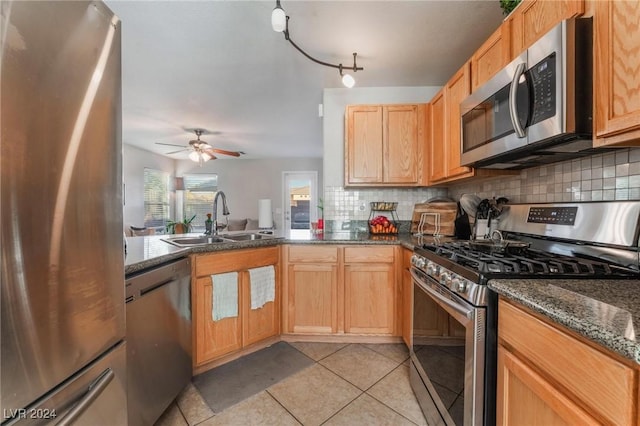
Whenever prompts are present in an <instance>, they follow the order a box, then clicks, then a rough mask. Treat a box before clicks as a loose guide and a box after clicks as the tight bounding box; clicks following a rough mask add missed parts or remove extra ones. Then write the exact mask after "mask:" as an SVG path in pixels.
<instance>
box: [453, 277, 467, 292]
mask: <svg viewBox="0 0 640 426" xmlns="http://www.w3.org/2000/svg"><path fill="white" fill-rule="evenodd" d="M452 284H453V288H454V289H455V290H456V291H458V292H460V293H464V292H465V291H467V283H466V282H465V280H464V279H462V278H454V279H453V282H452Z"/></svg>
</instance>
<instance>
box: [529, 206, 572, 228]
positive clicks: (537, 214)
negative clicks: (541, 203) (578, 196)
mask: <svg viewBox="0 0 640 426" xmlns="http://www.w3.org/2000/svg"><path fill="white" fill-rule="evenodd" d="M577 213H578V207H530V208H529V217H528V218H527V222H528V223H545V224H549V225H570V226H573V225H574V224H575V223H576V214H577Z"/></svg>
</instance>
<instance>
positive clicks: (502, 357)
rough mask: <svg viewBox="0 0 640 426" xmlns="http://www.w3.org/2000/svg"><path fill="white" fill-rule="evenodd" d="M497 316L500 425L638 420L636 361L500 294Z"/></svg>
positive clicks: (624, 422)
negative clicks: (522, 307)
mask: <svg viewBox="0 0 640 426" xmlns="http://www.w3.org/2000/svg"><path fill="white" fill-rule="evenodd" d="M499 316H500V321H499V322H498V342H499V348H498V386H497V420H498V422H497V423H498V424H499V425H512V424H522V423H521V422H522V421H524V420H526V422H525V423H527V424H529V425H531V426H536V425H545V426H546V425H550V424H615V425H636V424H637V421H638V419H637V403H638V373H639V370H640V369H639V368H638V366H637V364H634V363H632V362H631V361H629V360H623V359H622V358H621V357H619V356H617V355H615V354H613V353H610V352H608V351H606V350H605V349H601V348H596V347H595V344H592V343H591V342H588V341H586V340H585V339H582V338H581V337H577V336H574V335H572V334H570V332H568V331H565V330H564V329H562V328H561V327H560V326H557V325H555V324H553V323H551V322H549V321H547V320H546V319H541V318H538V317H537V316H534V315H532V314H531V313H529V312H527V311H525V310H524V309H521V308H520V307H519V306H516V305H514V304H511V303H509V302H505V301H504V300H503V299H501V300H500V302H499ZM523 330H526V332H523ZM533 414H535V415H533Z"/></svg>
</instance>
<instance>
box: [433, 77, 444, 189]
mask: <svg viewBox="0 0 640 426" xmlns="http://www.w3.org/2000/svg"><path fill="white" fill-rule="evenodd" d="M444 91H445V89H442V90H440V91H439V92H438V93H436V95H435V96H434V97H433V99H432V100H431V108H430V110H431V115H430V118H431V119H430V120H429V122H430V126H429V131H430V134H431V137H430V138H429V148H430V149H429V156H430V158H429V164H431V167H429V182H437V181H439V180H442V179H445V178H446V177H447V155H448V150H447V147H446V135H447V123H446V108H445V96H444Z"/></svg>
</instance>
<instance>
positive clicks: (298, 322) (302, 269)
mask: <svg viewBox="0 0 640 426" xmlns="http://www.w3.org/2000/svg"><path fill="white" fill-rule="evenodd" d="M399 249H400V248H399V247H397V246H382V247H377V246H366V247H365V246H355V247H354V246H349V247H342V246H328V245H317V246H313V245H290V246H284V247H283V264H284V268H285V271H286V274H285V277H284V282H283V291H284V294H285V295H286V296H285V297H286V303H285V304H284V307H283V331H284V332H285V333H296V334H342V333H351V334H379V335H396V336H397V335H400V322H399V320H398V316H399V312H400V309H399V306H398V305H399V303H401V299H400V298H399V297H398V296H397V292H398V285H397V281H398V280H397V278H396V277H397V276H398V275H399V274H398V273H397V271H396V268H397V265H399V263H396V261H395V259H396V251H398V250H399ZM397 257H398V258H399V256H397Z"/></svg>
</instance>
